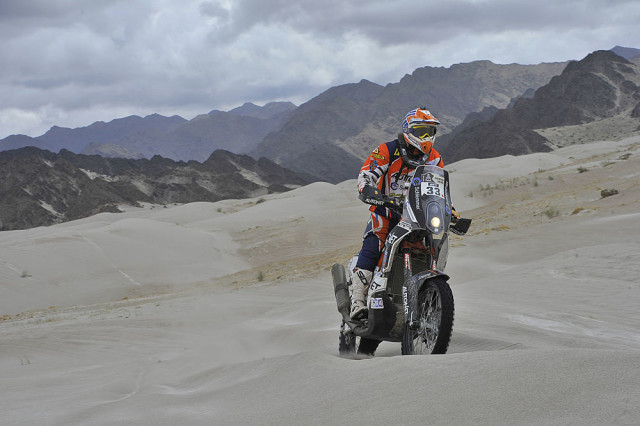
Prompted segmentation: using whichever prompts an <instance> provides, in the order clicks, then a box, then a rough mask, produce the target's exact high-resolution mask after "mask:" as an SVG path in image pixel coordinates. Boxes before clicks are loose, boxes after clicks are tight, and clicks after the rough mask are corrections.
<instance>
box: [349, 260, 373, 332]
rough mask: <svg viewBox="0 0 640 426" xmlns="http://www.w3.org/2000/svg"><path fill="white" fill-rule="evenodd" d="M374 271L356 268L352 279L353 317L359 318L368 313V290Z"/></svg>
mask: <svg viewBox="0 0 640 426" xmlns="http://www.w3.org/2000/svg"><path fill="white" fill-rule="evenodd" d="M372 278H373V271H368V270H366V269H360V268H355V269H354V270H353V277H352V280H351V319H354V320H359V319H362V318H364V316H365V314H366V313H367V291H368V290H369V284H371V279H372Z"/></svg>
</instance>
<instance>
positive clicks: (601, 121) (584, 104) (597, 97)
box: [437, 51, 640, 162]
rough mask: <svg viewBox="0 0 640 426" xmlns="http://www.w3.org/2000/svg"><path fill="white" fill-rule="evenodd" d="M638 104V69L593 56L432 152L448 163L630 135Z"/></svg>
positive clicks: (639, 126)
mask: <svg viewBox="0 0 640 426" xmlns="http://www.w3.org/2000/svg"><path fill="white" fill-rule="evenodd" d="M639 105H640V67H638V66H637V65H636V64H634V63H633V62H629V61H627V60H626V59H624V58H622V57H621V56H618V55H616V54H614V53H612V52H611V51H597V52H594V53H592V54H590V55H588V56H587V57H585V58H584V59H582V60H581V61H573V62H571V63H569V65H567V67H566V68H565V70H564V71H563V72H562V74H561V75H559V76H557V77H554V78H553V79H551V81H550V82H549V84H547V85H545V86H543V87H541V88H539V89H538V90H537V91H536V92H535V95H534V96H533V97H532V98H530V99H529V98H522V99H519V100H518V101H517V102H515V104H514V105H513V107H512V108H508V109H503V110H499V111H494V113H492V114H490V115H486V116H485V117H484V118H483V119H482V118H480V119H476V120H472V122H471V123H466V124H465V126H460V128H459V129H457V130H456V131H455V132H453V133H451V134H449V135H445V136H442V137H441V138H440V139H439V140H438V142H437V147H438V149H439V151H440V152H441V153H442V154H443V155H444V157H445V158H446V159H447V160H448V162H453V161H457V160H461V159H463V158H490V157H496V156H499V155H505V154H511V155H520V154H526V153H531V152H545V151H550V150H551V149H553V148H556V147H560V146H565V145H568V144H575V143H586V142H591V141H595V140H599V139H611V138H619V137H624V136H631V135H633V134H634V132H636V131H638V130H640V120H638V118H637V117H634V115H636V114H637V111H638V110H640V106H639ZM634 111H635V112H634Z"/></svg>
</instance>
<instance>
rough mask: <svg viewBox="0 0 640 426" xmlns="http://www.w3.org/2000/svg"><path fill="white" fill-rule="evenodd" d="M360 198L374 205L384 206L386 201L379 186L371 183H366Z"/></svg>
mask: <svg viewBox="0 0 640 426" xmlns="http://www.w3.org/2000/svg"><path fill="white" fill-rule="evenodd" d="M358 198H360V200H361V201H362V202H364V203H367V204H372V205H374V206H382V205H383V204H384V202H385V200H384V195H382V193H381V192H380V190H379V189H378V188H374V187H373V186H371V185H365V186H364V187H363V188H362V191H360V194H359V195H358Z"/></svg>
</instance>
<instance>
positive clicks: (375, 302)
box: [371, 297, 384, 309]
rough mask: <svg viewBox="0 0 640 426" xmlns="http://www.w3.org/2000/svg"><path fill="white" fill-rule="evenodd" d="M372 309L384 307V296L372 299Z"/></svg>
mask: <svg viewBox="0 0 640 426" xmlns="http://www.w3.org/2000/svg"><path fill="white" fill-rule="evenodd" d="M371 309H384V303H383V302H382V297H374V298H372V299H371Z"/></svg>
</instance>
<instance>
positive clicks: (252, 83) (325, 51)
mask: <svg viewBox="0 0 640 426" xmlns="http://www.w3.org/2000/svg"><path fill="white" fill-rule="evenodd" d="M639 20H640V6H638V5H637V2H636V1H635V0H633V1H622V0H620V1H598V2H596V1H595V0H587V1H567V2H559V1H557V0H554V1H550V0H539V1H538V2H535V3H522V2H513V1H510V0H466V1H463V0H453V1H448V2H439V3H434V2H414V4H409V3H407V2H404V1H397V0H394V1H389V0H370V1H368V2H350V1H344V0H341V1H337V0H324V1H322V2H318V1H310V0H301V1H296V2H291V1H289V0H206V1H203V0H185V1H183V2H175V1H171V0H164V1H156V0H138V1H136V2H129V1H125V0H120V1H112V0H110V1H89V0H66V1H65V0H61V1H56V2H51V1H47V0H22V1H20V2H10V1H0V57H1V58H2V61H1V62H0V138H3V137H5V136H7V135H9V134H12V133H25V134H29V135H31V136H37V135H39V134H42V133H44V132H45V131H46V130H47V129H48V128H49V127H50V126H52V125H54V124H57V125H61V126H66V127H77V126H84V125H88V124H91V123H92V122H93V121H96V120H110V119H112V118H117V117H122V116H125V115H131V114H138V115H146V114H150V113H153V112H158V113H161V114H165V115H173V114H180V115H182V116H184V117H185V118H192V117H193V116H195V115H196V114H199V113H204V112H208V111H209V110H211V109H223V110H224V109H230V108H233V107H235V106H238V105H241V104H242V103H244V102H245V101H252V102H255V103H258V104H261V103H264V102H267V101H270V100H291V101H293V102H296V103H301V102H304V101H306V100H308V99H310V98H311V97H313V96H315V95H317V94H319V93H321V92H322V91H324V90H326V89H327V88H329V87H331V86H334V85H337V84H343V83H348V82H357V81H359V80H360V79H362V78H366V79H369V80H372V81H375V82H377V83H380V84H387V83H390V82H395V81H398V80H399V79H400V78H401V77H402V76H403V75H404V74H406V73H411V72H412V71H413V70H414V69H415V68H418V67H422V66H427V65H429V66H449V65H451V64H454V63H458V62H469V61H473V60H478V59H489V60H492V61H494V62H498V63H511V62H519V63H539V62H545V61H546V62H550V61H564V60H568V59H580V58H582V57H584V56H585V55H586V54H588V53H589V52H591V51H594V50H598V49H609V48H612V47H613V46H614V45H617V44H618V45H625V46H630V47H640V43H639V42H638V38H637V36H636V33H637V30H636V26H637V22H638V21H639Z"/></svg>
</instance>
